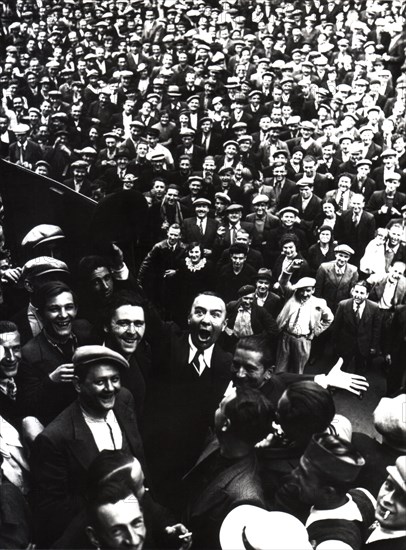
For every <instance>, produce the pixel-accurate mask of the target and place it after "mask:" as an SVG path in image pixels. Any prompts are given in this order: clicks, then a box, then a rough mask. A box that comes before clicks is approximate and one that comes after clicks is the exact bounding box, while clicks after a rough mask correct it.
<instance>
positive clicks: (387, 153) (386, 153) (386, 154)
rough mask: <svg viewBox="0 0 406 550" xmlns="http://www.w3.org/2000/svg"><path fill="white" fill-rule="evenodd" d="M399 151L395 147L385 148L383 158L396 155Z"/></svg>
mask: <svg viewBox="0 0 406 550" xmlns="http://www.w3.org/2000/svg"><path fill="white" fill-rule="evenodd" d="M396 156H397V153H396V151H395V150H394V149H385V151H382V153H381V158H385V157H396Z"/></svg>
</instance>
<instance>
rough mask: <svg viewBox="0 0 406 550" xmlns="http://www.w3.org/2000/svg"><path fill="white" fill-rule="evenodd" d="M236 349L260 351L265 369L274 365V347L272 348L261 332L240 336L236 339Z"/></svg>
mask: <svg viewBox="0 0 406 550" xmlns="http://www.w3.org/2000/svg"><path fill="white" fill-rule="evenodd" d="M237 349H244V350H246V351H255V352H258V353H261V355H262V365H263V366H264V369H265V370H269V369H271V368H272V366H273V365H274V361H275V349H274V348H272V346H271V342H270V341H269V338H268V337H265V336H263V335H262V334H254V335H253V336H246V337H245V338H241V339H240V340H238V343H237V347H236V350H237Z"/></svg>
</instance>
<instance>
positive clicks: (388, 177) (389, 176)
mask: <svg viewBox="0 0 406 550" xmlns="http://www.w3.org/2000/svg"><path fill="white" fill-rule="evenodd" d="M401 177H402V176H401V175H400V174H398V173H397V172H389V173H386V174H385V176H384V181H400V179H401Z"/></svg>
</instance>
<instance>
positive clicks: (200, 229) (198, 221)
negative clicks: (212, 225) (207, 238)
mask: <svg viewBox="0 0 406 550" xmlns="http://www.w3.org/2000/svg"><path fill="white" fill-rule="evenodd" d="M197 225H198V226H199V231H200V235H203V220H197Z"/></svg>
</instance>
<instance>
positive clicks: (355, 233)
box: [336, 208, 375, 261]
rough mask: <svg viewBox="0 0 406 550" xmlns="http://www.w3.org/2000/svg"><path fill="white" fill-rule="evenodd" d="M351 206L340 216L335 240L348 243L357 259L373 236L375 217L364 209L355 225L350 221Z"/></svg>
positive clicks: (360, 256) (351, 214)
mask: <svg viewBox="0 0 406 550" xmlns="http://www.w3.org/2000/svg"><path fill="white" fill-rule="evenodd" d="M352 216H353V212H352V208H351V209H350V210H347V211H346V212H344V213H343V214H342V216H341V223H340V224H339V225H338V226H337V229H338V231H337V232H336V237H337V240H338V241H339V242H340V243H345V244H348V246H351V248H353V249H354V251H355V259H356V260H357V261H359V260H360V259H361V258H362V256H363V254H364V252H365V248H366V246H367V244H368V243H369V242H370V241H371V240H372V239H373V238H374V235H375V218H374V217H373V215H372V214H370V213H369V212H365V210H364V211H363V212H362V214H361V218H360V220H359V223H358V225H357V226H355V225H354V223H353V221H352Z"/></svg>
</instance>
